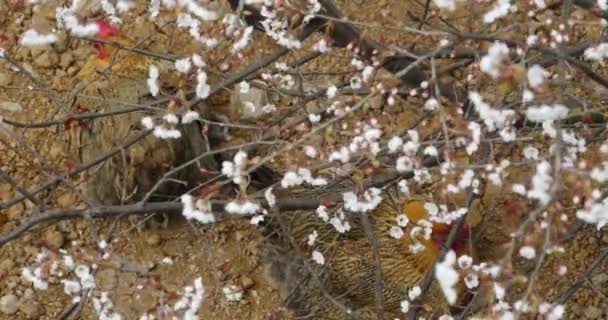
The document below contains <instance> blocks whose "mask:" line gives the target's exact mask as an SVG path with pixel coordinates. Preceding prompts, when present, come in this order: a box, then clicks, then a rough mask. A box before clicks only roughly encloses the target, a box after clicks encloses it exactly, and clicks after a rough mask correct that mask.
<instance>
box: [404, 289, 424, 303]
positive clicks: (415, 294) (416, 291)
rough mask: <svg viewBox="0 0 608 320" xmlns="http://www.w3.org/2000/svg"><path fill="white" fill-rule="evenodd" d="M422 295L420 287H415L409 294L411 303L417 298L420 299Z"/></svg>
mask: <svg viewBox="0 0 608 320" xmlns="http://www.w3.org/2000/svg"><path fill="white" fill-rule="evenodd" d="M421 293H422V290H421V289H420V286H414V287H413V288H411V289H410V290H409V291H408V292H407V296H408V297H409V298H410V301H411V300H415V299H416V298H418V297H419V296H420V294H421Z"/></svg>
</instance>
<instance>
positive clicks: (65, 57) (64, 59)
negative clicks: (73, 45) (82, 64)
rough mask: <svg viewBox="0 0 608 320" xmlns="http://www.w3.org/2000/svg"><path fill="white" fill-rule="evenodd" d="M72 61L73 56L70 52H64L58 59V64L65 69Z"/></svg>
mask: <svg viewBox="0 0 608 320" xmlns="http://www.w3.org/2000/svg"><path fill="white" fill-rule="evenodd" d="M72 62H74V56H73V55H72V54H71V53H70V52H64V53H63V54H62V55H61V58H60V59H59V66H60V67H61V69H63V70H66V69H67V68H68V67H69V66H70V64H72Z"/></svg>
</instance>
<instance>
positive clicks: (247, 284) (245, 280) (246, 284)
mask: <svg viewBox="0 0 608 320" xmlns="http://www.w3.org/2000/svg"><path fill="white" fill-rule="evenodd" d="M240 282H241V287H242V288H243V289H244V290H247V289H250V288H252V287H253V286H254V285H255V282H254V281H253V279H251V278H250V277H248V276H246V275H242V276H241V279H240Z"/></svg>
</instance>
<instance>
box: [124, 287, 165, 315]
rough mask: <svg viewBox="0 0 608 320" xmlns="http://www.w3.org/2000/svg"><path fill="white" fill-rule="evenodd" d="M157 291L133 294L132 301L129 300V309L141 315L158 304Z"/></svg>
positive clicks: (141, 291)
mask: <svg viewBox="0 0 608 320" xmlns="http://www.w3.org/2000/svg"><path fill="white" fill-rule="evenodd" d="M157 292H158V291H156V290H146V289H144V290H139V291H137V292H136V293H135V296H134V299H132V300H131V303H130V307H132V308H133V309H135V310H136V311H137V312H139V313H141V312H144V311H147V310H150V309H152V308H153V307H154V306H156V304H157V303H158V298H159V297H158V294H157Z"/></svg>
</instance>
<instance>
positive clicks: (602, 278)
mask: <svg viewBox="0 0 608 320" xmlns="http://www.w3.org/2000/svg"><path fill="white" fill-rule="evenodd" d="M1 267H2V264H0V270H2V268H1ZM591 281H593V283H595V284H596V285H598V286H604V284H608V273H600V274H598V275H596V276H594V277H593V278H592V279H591Z"/></svg>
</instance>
